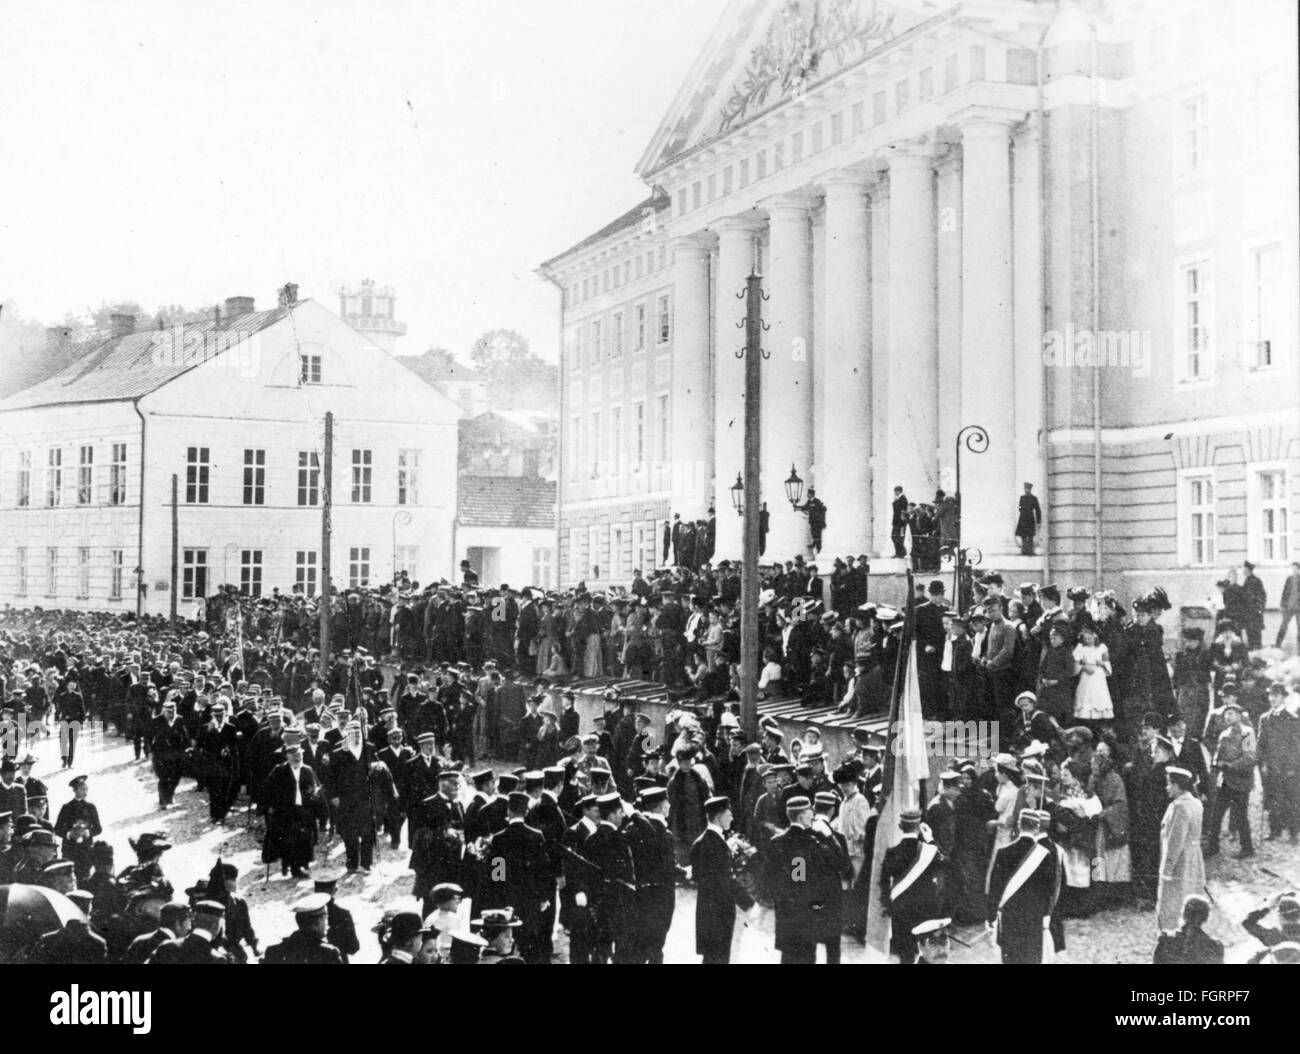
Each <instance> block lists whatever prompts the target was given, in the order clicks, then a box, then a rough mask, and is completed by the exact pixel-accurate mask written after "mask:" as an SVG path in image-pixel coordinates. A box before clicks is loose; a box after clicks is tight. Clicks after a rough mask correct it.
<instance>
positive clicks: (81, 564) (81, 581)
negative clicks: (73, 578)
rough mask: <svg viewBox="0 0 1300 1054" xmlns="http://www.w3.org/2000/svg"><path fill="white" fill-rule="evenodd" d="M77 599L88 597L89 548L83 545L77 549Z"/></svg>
mask: <svg viewBox="0 0 1300 1054" xmlns="http://www.w3.org/2000/svg"><path fill="white" fill-rule="evenodd" d="M77 599H78V600H89V599H90V550H89V549H87V548H86V547H85V546H82V547H80V548H79V549H78V550H77Z"/></svg>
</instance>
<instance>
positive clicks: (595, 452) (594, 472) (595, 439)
mask: <svg viewBox="0 0 1300 1054" xmlns="http://www.w3.org/2000/svg"><path fill="white" fill-rule="evenodd" d="M600 438H601V437H600V413H599V412H596V413H594V414H592V415H591V446H590V447H589V448H588V450H589V460H590V463H591V478H592V479H595V478H596V477H597V476H599V475H600V451H601V445H600Z"/></svg>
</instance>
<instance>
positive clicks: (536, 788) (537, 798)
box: [524, 765, 568, 962]
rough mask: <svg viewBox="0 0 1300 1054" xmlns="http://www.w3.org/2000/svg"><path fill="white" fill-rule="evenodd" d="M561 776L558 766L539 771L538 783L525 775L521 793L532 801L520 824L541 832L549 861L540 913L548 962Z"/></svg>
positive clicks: (561, 828)
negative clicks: (547, 903)
mask: <svg viewBox="0 0 1300 1054" xmlns="http://www.w3.org/2000/svg"><path fill="white" fill-rule="evenodd" d="M564 776H565V770H564V768H563V767H562V766H559V765H553V766H551V767H550V768H547V769H544V770H542V774H541V779H540V780H538V778H537V773H535V772H530V773H526V774H525V776H524V790H525V791H526V792H527V793H528V797H529V800H530V801H531V802H532V805H531V807H530V808H529V810H528V815H527V816H525V817H524V822H525V823H527V824H528V826H529V827H535V828H536V829H537V830H539V831H541V832H542V837H543V838H545V839H546V858H547V860H548V861H549V862H550V879H549V881H550V885H549V887H548V888H549V889H550V891H551V895H550V898H549V899H550V904H551V906H550V907H549V908H547V909H546V910H545V911H544V912H543V915H544V916H545V917H544V918H543V920H542V923H543V925H542V954H543V955H544V957H545V958H544V960H543V961H545V962H550V959H551V954H552V952H553V951H554V950H555V949H554V942H553V937H554V934H555V920H556V917H557V915H558V914H559V898H558V897H557V896H556V895H555V893H556V884H557V882H558V881H559V879H560V877H561V876H562V875H563V874H564V847H563V844H562V843H563V841H564V832H565V831H566V830H567V828H568V821H567V820H566V818H565V815H564V811H563V810H562V809H561V808H560V791H561V790H562V789H563V787H564Z"/></svg>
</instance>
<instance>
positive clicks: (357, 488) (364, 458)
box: [352, 450, 374, 505]
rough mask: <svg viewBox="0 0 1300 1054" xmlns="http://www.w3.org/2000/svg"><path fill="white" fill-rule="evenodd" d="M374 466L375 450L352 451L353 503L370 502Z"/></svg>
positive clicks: (363, 503)
mask: <svg viewBox="0 0 1300 1054" xmlns="http://www.w3.org/2000/svg"><path fill="white" fill-rule="evenodd" d="M373 467H374V451H372V450H354V451H352V504H354V505H368V504H369V503H370V477H371V473H372V471H373Z"/></svg>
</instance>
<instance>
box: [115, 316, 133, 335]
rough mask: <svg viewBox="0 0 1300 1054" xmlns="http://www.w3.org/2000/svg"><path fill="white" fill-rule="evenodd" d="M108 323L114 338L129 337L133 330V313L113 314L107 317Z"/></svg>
mask: <svg viewBox="0 0 1300 1054" xmlns="http://www.w3.org/2000/svg"><path fill="white" fill-rule="evenodd" d="M109 324H110V325H111V326H112V332H113V336H114V337H115V338H116V337H129V336H130V335H131V334H132V333H134V332H135V316H134V315H113V316H111V317H110V319H109Z"/></svg>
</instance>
